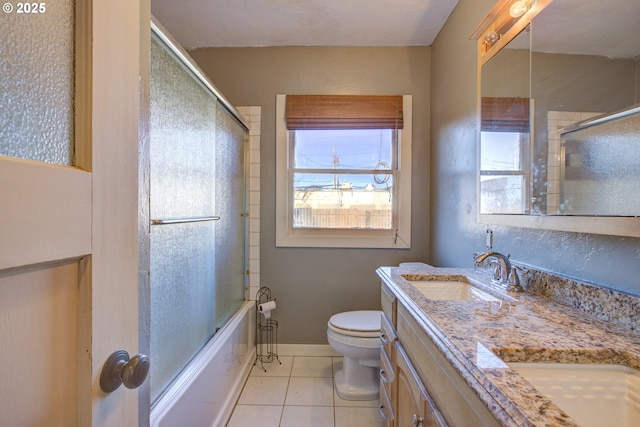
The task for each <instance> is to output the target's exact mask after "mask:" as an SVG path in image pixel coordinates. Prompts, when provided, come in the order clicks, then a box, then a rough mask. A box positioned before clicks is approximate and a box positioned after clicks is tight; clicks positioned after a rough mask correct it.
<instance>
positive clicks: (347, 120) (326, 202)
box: [276, 95, 411, 248]
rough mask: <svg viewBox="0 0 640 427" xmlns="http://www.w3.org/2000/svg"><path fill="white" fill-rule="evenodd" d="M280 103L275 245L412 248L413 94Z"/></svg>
mask: <svg viewBox="0 0 640 427" xmlns="http://www.w3.org/2000/svg"><path fill="white" fill-rule="evenodd" d="M276 104H277V112H276V114H277V125H276V139H277V145H276V181H277V182H276V185H277V190H276V244H277V246H293V247H367V248H409V247H410V236H411V229H410V226H411V198H410V197H411V195H410V193H411V96H403V97H402V96H398V97H389V96H381V97H375V96H331V95H327V96H322V95H315V96H313V95H296V96H286V95H278V96H277V103H276ZM389 110H395V111H396V113H394V114H388V111H389Z"/></svg>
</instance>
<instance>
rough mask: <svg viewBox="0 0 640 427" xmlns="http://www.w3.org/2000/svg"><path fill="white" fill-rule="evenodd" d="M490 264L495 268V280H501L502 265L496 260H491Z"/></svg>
mask: <svg viewBox="0 0 640 427" xmlns="http://www.w3.org/2000/svg"><path fill="white" fill-rule="evenodd" d="M489 263H490V264H491V265H493V266H494V268H493V280H500V278H501V277H502V267H501V266H500V263H499V262H498V260H495V259H493V260H491V261H490V262H489Z"/></svg>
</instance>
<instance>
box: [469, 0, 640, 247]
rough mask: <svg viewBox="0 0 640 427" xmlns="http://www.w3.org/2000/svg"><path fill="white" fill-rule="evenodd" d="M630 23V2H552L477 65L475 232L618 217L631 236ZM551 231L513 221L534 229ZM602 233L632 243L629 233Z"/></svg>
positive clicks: (635, 139) (635, 207)
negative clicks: (481, 225) (508, 221)
mask: <svg viewBox="0 0 640 427" xmlns="http://www.w3.org/2000/svg"><path fill="white" fill-rule="evenodd" d="M638 16H640V2H638V1H637V0H616V1H615V3H612V2H603V1H601V0H555V1H552V2H551V3H550V4H549V5H547V6H546V7H545V8H544V9H543V10H541V11H540V12H539V13H538V14H537V15H536V16H535V17H534V18H533V19H532V20H531V22H530V25H529V26H528V27H527V28H526V29H525V30H524V31H522V32H521V33H520V34H519V35H518V36H517V37H516V38H515V39H513V40H512V41H510V42H509V43H508V44H507V45H506V46H505V47H504V48H503V49H501V50H500V51H499V52H498V53H496V54H495V55H494V56H493V57H492V58H491V59H490V60H489V61H487V62H485V63H484V64H483V65H482V69H481V89H480V94H481V113H480V116H481V126H480V127H481V135H480V174H479V175H480V183H479V199H480V216H481V222H485V223H492V222H493V223H495V221H492V220H491V219H489V218H487V216H493V215H497V216H499V215H510V216H513V215H520V216H521V217H527V216H536V217H548V216H551V217H558V216H559V217H563V216H570V217H571V218H575V217H583V216H584V217H596V216H597V217H599V219H598V222H602V221H601V218H600V217H602V216H606V217H626V218H628V219H630V220H634V222H633V223H632V227H633V228H634V229H636V232H637V229H638V228H639V227H640V226H639V225H638V218H637V217H638V216H640V201H639V200H638V198H637V197H634V196H631V195H632V194H633V190H634V189H636V188H638V186H639V185H640V137H639V136H638V135H640V104H638V103H639V102H640V25H637V17H638ZM527 107H528V109H527ZM518 109H519V110H518ZM620 112H622V113H620ZM498 113H500V114H502V117H503V120H499V119H498V118H497V117H493V116H495V115H497V114H498ZM616 113H617V114H616ZM527 126H529V128H527ZM554 221H555V220H554ZM552 222H553V221H551V220H546V219H540V218H539V219H537V220H534V221H533V222H532V221H531V220H529V221H524V222H522V224H521V223H519V222H518V221H515V222H514V221H513V219H512V223H513V225H519V226H529V225H527V224H534V226H535V228H545V224H551V223H552ZM583 222H584V221H583ZM618 222H619V221H618ZM556 223H557V224H561V223H560V222H557V221H556ZM587 224H593V221H591V222H587ZM549 228H555V229H571V227H565V226H555V227H549ZM605 228H607V227H605ZM578 231H588V232H601V231H598V229H595V230H594V229H586V230H578ZM602 232H604V231H602ZM604 233H606V234H621V235H634V234H633V233H631V234H629V229H628V228H624V229H623V231H620V232H618V231H615V230H614V231H613V232H612V231H611V229H609V228H607V231H606V232H604Z"/></svg>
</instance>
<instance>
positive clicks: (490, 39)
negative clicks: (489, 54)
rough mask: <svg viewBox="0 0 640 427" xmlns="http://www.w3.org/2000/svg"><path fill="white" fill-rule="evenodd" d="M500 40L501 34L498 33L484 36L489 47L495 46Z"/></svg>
mask: <svg viewBox="0 0 640 427" xmlns="http://www.w3.org/2000/svg"><path fill="white" fill-rule="evenodd" d="M499 38H500V34H498V33H496V32H495V31H489V32H488V33H487V34H485V35H484V42H485V43H487V44H489V45H493V44H494V43H495V42H497V41H498V39H499Z"/></svg>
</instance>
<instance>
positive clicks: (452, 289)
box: [404, 274, 501, 301]
mask: <svg viewBox="0 0 640 427" xmlns="http://www.w3.org/2000/svg"><path fill="white" fill-rule="evenodd" d="M404 277H405V279H407V280H408V281H409V282H410V283H411V284H412V285H413V286H414V287H415V288H416V289H417V290H419V291H420V292H421V293H422V294H423V295H424V296H425V297H427V298H428V299H430V300H435V301H501V299H499V298H497V297H495V296H493V295H491V294H490V293H488V292H485V291H483V290H481V289H479V288H477V287H475V286H474V285H472V284H471V283H469V279H468V278H467V277H466V276H463V275H446V274H443V275H440V274H425V275H405V276H404Z"/></svg>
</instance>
